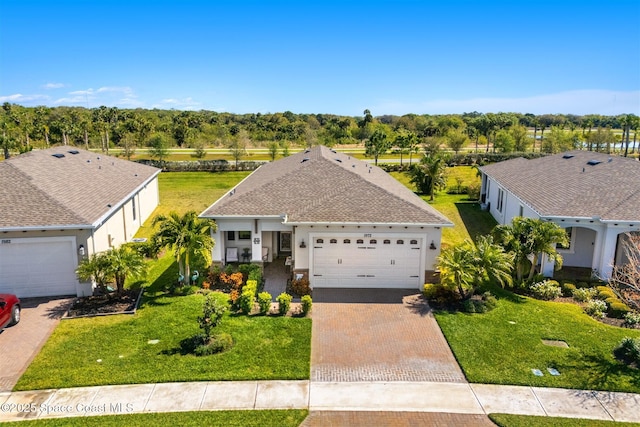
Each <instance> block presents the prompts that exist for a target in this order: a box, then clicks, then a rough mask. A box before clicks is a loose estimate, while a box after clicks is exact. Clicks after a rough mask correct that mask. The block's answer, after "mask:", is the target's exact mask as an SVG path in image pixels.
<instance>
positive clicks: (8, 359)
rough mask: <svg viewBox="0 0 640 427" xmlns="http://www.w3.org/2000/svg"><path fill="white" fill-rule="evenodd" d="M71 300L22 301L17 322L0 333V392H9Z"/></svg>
mask: <svg viewBox="0 0 640 427" xmlns="http://www.w3.org/2000/svg"><path fill="white" fill-rule="evenodd" d="M72 301H73V298H63V299H51V298H25V299H23V300H22V313H21V314H22V316H21V319H20V323H18V324H17V325H15V326H12V327H10V328H7V329H5V330H3V331H2V332H1V333H0V347H1V348H2V351H1V352H0V392H2V391H11V390H12V389H13V387H14V386H15V385H16V383H17V382H18V379H19V378H20V376H22V374H23V373H24V371H25V370H26V369H27V367H29V364H30V363H31V361H32V360H33V359H34V357H36V355H37V354H38V353H39V352H40V349H41V348H42V346H43V345H44V344H45V343H46V342H47V339H48V338H49V335H51V333H52V332H53V330H54V329H55V327H56V325H57V324H58V322H59V321H60V319H61V318H62V316H64V314H65V313H66V312H67V309H68V308H69V305H70V304H71V302H72Z"/></svg>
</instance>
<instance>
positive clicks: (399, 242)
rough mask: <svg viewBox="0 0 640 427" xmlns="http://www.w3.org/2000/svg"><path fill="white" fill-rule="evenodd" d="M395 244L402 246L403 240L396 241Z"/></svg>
mask: <svg viewBox="0 0 640 427" xmlns="http://www.w3.org/2000/svg"><path fill="white" fill-rule="evenodd" d="M396 243H397V244H398V245H404V240H398V241H397V242H396Z"/></svg>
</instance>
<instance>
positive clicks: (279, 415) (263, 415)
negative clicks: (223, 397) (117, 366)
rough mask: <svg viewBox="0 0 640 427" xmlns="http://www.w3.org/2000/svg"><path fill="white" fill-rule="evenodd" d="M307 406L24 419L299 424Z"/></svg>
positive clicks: (58, 423) (82, 426) (44, 426)
mask: <svg viewBox="0 0 640 427" xmlns="http://www.w3.org/2000/svg"><path fill="white" fill-rule="evenodd" d="M307 414H308V411H306V410H286V411H285V410H279V411H199V412H167V413H159V414H158V413H152V414H131V415H106V416H98V417H72V418H58V419H55V418H51V419H43V420H31V421H22V422H20V424H19V425H20V426H25V427H32V426H33V427H120V426H128V427H136V426H140V427H147V426H150V425H151V426H159V425H164V426H183V427H189V426H193V427H202V426H212V427H226V426H235V427H281V426H282V427H297V426H299V425H300V423H301V422H302V421H304V419H305V418H306V417H307Z"/></svg>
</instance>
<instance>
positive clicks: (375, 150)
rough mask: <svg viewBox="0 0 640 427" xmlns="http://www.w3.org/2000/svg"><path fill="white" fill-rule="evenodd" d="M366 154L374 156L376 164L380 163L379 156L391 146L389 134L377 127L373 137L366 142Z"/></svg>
mask: <svg viewBox="0 0 640 427" xmlns="http://www.w3.org/2000/svg"><path fill="white" fill-rule="evenodd" d="M364 148H365V154H366V155H367V156H373V158H374V161H375V164H376V165H377V164H378V157H379V156H380V154H384V153H386V152H387V150H389V148H391V142H390V141H389V139H388V138H387V134H386V133H384V132H383V131H382V130H380V129H376V130H375V132H373V134H372V135H371V137H370V138H369V139H368V140H367V142H365V143H364Z"/></svg>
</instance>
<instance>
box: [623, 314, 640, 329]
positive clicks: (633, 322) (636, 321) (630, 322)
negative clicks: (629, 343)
mask: <svg viewBox="0 0 640 427" xmlns="http://www.w3.org/2000/svg"><path fill="white" fill-rule="evenodd" d="M622 325H623V326H626V327H627V328H635V327H636V326H637V325H640V313H639V312H637V311H630V312H628V313H626V314H625V315H624V323H623V324H622Z"/></svg>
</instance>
